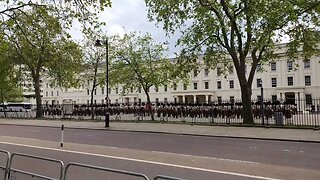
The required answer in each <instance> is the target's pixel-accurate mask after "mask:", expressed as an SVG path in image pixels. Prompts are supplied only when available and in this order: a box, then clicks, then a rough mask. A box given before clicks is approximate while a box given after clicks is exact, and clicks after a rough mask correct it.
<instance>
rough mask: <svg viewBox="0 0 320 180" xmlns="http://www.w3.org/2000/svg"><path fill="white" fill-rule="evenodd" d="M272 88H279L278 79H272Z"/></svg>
mask: <svg viewBox="0 0 320 180" xmlns="http://www.w3.org/2000/svg"><path fill="white" fill-rule="evenodd" d="M271 87H277V78H271Z"/></svg>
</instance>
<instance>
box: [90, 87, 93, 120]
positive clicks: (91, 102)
mask: <svg viewBox="0 0 320 180" xmlns="http://www.w3.org/2000/svg"><path fill="white" fill-rule="evenodd" d="M93 91H94V88H92V89H91V101H90V106H91V119H94V109H93Z"/></svg>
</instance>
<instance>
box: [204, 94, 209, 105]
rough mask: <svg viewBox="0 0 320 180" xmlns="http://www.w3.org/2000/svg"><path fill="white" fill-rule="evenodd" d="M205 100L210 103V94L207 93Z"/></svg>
mask: <svg viewBox="0 0 320 180" xmlns="http://www.w3.org/2000/svg"><path fill="white" fill-rule="evenodd" d="M205 101H206V103H209V96H208V95H205Z"/></svg>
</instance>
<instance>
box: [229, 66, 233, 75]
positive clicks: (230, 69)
mask: <svg viewBox="0 0 320 180" xmlns="http://www.w3.org/2000/svg"><path fill="white" fill-rule="evenodd" d="M229 74H233V66H229Z"/></svg>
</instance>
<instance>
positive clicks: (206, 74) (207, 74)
mask: <svg viewBox="0 0 320 180" xmlns="http://www.w3.org/2000/svg"><path fill="white" fill-rule="evenodd" d="M208 76H209V69H204V77H208Z"/></svg>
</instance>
